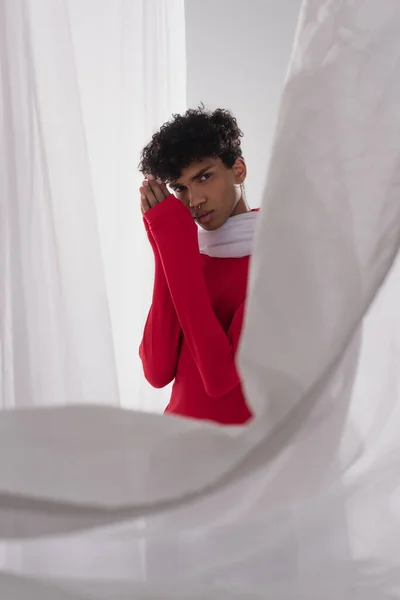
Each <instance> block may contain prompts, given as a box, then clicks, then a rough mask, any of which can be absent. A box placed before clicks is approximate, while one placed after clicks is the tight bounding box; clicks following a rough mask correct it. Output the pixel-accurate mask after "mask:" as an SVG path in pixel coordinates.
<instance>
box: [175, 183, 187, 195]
mask: <svg viewBox="0 0 400 600" xmlns="http://www.w3.org/2000/svg"><path fill="white" fill-rule="evenodd" d="M185 189H186V187H185V186H184V185H176V186H175V187H174V192H177V193H178V194H181V193H182V192H184V191H185Z"/></svg>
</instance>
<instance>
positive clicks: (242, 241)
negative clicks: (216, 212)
mask: <svg viewBox="0 0 400 600" xmlns="http://www.w3.org/2000/svg"><path fill="white" fill-rule="evenodd" d="M258 215H259V212H258V211H250V212H247V213H243V214H241V215H235V216H234V217H230V219H228V221H227V222H226V223H225V224H224V225H223V226H222V227H220V228H219V229H216V230H215V231H206V230H205V229H199V248H200V253H201V254H207V255H208V256H212V257H215V258H242V257H244V256H251V254H252V251H253V242H254V236H255V232H256V226H257V222H258Z"/></svg>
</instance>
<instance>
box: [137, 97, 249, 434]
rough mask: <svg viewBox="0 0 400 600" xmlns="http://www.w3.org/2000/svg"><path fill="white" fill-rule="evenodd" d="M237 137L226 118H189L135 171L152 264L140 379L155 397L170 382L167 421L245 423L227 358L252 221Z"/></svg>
mask: <svg viewBox="0 0 400 600" xmlns="http://www.w3.org/2000/svg"><path fill="white" fill-rule="evenodd" d="M241 136H242V132H241V131H240V129H239V128H238V125H237V122H236V119H235V118H234V117H233V116H232V115H231V114H230V113H229V112H228V111H226V110H221V109H218V110H216V111H214V112H208V111H206V110H204V108H203V107H201V108H199V109H197V110H188V111H187V112H186V113H185V114H184V115H176V116H175V117H174V118H173V120H172V121H170V122H168V123H166V124H165V125H163V126H162V127H161V129H160V131H158V133H156V134H155V135H154V136H153V138H152V140H151V142H150V143H149V144H148V145H147V146H146V147H145V148H144V150H143V152H142V157H141V163H140V170H141V172H142V173H143V174H144V175H145V176H146V179H145V180H144V181H143V185H142V186H141V188H140V197H141V209H142V213H143V217H144V223H145V226H146V229H147V232H148V236H149V240H150V243H151V245H152V248H153V251H154V256H155V280H154V291H153V301H152V305H151V308H150V312H149V316H148V319H147V322H146V326H145V330H144V336H143V341H142V344H141V346H140V356H141V359H142V363H143V369H144V373H145V376H146V378H147V380H148V381H149V383H150V384H151V385H153V386H154V387H157V388H161V387H164V386H166V385H168V384H169V383H170V382H171V381H173V380H175V381H174V385H173V389H172V395H171V399H170V403H169V405H168V407H167V409H166V412H169V413H175V414H178V415H182V416H185V417H192V418H197V419H205V420H212V421H216V422H218V423H223V424H242V423H245V422H246V421H248V419H249V418H250V417H251V413H250V410H249V408H248V406H247V404H246V400H245V398H244V395H243V391H242V388H241V384H240V379H239V376H238V373H237V370H236V366H235V353H236V350H237V347H238V343H239V338H240V333H241V329H242V323H243V316H244V309H245V299H246V288H247V277H248V268H249V256H250V254H251V246H252V241H253V237H254V230H255V224H256V220H257V214H258V213H257V212H254V211H250V209H249V208H248V206H247V203H246V201H245V198H244V192H243V183H244V180H245V178H246V164H245V162H244V160H243V157H242V150H241V144H240V141H241ZM166 183H167V184H168V185H169V187H170V189H171V190H172V191H173V193H174V195H172V194H171V193H170V192H169V191H168V188H167V186H166ZM196 223H197V224H198V225H199V226H200V228H199V227H198V226H197V225H196Z"/></svg>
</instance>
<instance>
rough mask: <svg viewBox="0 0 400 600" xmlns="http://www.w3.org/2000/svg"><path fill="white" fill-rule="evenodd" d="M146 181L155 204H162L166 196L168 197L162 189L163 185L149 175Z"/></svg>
mask: <svg viewBox="0 0 400 600" xmlns="http://www.w3.org/2000/svg"><path fill="white" fill-rule="evenodd" d="M147 180H148V182H149V184H150V189H151V191H152V192H153V194H154V197H155V198H156V200H157V202H162V201H163V200H165V198H166V197H167V196H169V194H168V191H167V193H166V191H165V190H164V189H163V187H162V186H163V183H162V181H161V180H160V179H156V178H155V177H154V176H153V175H149V176H148V178H147Z"/></svg>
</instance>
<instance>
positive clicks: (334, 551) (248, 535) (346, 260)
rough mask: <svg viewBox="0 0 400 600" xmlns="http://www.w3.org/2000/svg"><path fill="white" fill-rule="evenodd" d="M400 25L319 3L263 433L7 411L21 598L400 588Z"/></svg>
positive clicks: (248, 330) (279, 276) (285, 165)
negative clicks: (23, 558)
mask: <svg viewBox="0 0 400 600" xmlns="http://www.w3.org/2000/svg"><path fill="white" fill-rule="evenodd" d="M399 32H400V5H399V3H398V1H397V0H386V1H385V2H384V3H377V2H376V0H356V1H354V0H343V1H341V2H331V1H328V0H327V1H324V0H308V1H307V2H306V3H305V5H304V7H303V11H302V16H301V21H300V25H299V28H298V32H297V36H296V42H295V50H294V54H293V58H292V61H291V65H290V69H289V74H288V78H287V82H286V85H285V90H284V94H283V98H282V107H281V112H280V119H279V124H278V129H277V136H276V142H275V145H274V149H273V153H272V161H271V166H270V172H269V176H268V181H267V186H266V191H265V196H264V200H263V207H262V222H261V226H260V230H259V232H258V239H257V244H256V250H255V254H254V257H253V264H252V272H251V285H250V295H249V306H248V311H247V317H246V325H245V332H244V337H243V343H242V348H241V352H240V365H241V369H242V374H243V378H244V383H245V388H246V392H247V395H248V399H249V402H250V403H251V405H252V407H253V409H254V411H255V413H256V418H255V420H254V422H252V423H251V425H250V426H249V427H247V428H245V429H229V428H220V427H217V426H206V425H203V424H201V423H197V422H191V421H185V420H180V419H176V418H173V417H161V416H159V415H149V414H145V413H137V412H133V411H123V410H121V409H119V408H113V407H65V408H46V409H42V410H37V409H36V410H27V411H20V412H16V411H13V412H10V413H8V414H2V415H1V416H0V535H1V536H2V537H3V538H8V539H11V540H18V543H20V544H22V545H23V547H24V550H25V552H26V554H25V556H29V557H30V560H28V561H27V562H26V563H25V564H23V565H22V568H20V569H19V572H18V570H16V569H15V570H14V572H9V573H6V572H3V573H2V574H1V575H0V590H1V592H2V594H3V596H4V597H7V598H8V599H10V600H14V599H18V600H25V598H26V599H27V600H28V599H29V600H39V599H40V600H47V599H51V600H78V599H79V600H80V599H83V598H93V599H94V598H96V599H101V598H104V599H105V598H113V599H119V600H122V599H125V598H140V599H145V598H146V599H148V598H153V599H155V598H160V599H161V598H162V599H163V600H165V599H169V598H170V599H172V598H173V599H177V598H182V599H187V598H193V599H197V600H201V599H205V598H212V599H218V600H225V599H226V600H228V599H232V598H243V600H250V599H253V598H254V599H256V598H257V599H260V600H261V599H262V600H264V599H265V598H269V597H271V598H274V599H285V600H293V599H299V600H300V599H301V600H310V599H311V598H313V599H314V598H315V599H318V600H334V599H335V600H336V599H338V598H340V599H342V600H361V599H362V600H383V599H387V598H396V597H399V596H400V562H399V557H400V509H399V506H400V497H399V494H400V492H399V490H400V443H399V440H398V432H399V428H400V397H399V390H400V385H399V384H400V348H399V340H400V317H399V310H398V306H399V300H400V263H399V260H398V257H399V248H400V202H399V193H400V168H399V167H400V116H399V110H398V107H399V104H400V35H399ZM71 432H73V444H71ZM38 473H39V476H38ZM143 518H145V528H143V529H141V528H140V526H141V523H142V521H141V519H143ZM12 543H14V542H12ZM77 548H79V549H80V554H79V556H77V555H76V554H74V551H75V550H76V549H77ZM140 548H142V549H143V550H144V552H145V569H144V570H143V569H142V570H140V568H139V562H138V561H139V560H140V557H141V556H143V554H140V553H138V549H140Z"/></svg>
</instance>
